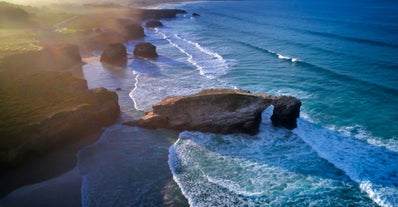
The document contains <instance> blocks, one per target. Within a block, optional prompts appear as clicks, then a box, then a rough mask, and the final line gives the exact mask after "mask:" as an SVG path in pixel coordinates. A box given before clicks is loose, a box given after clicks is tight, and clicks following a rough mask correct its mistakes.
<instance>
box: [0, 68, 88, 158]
mask: <svg viewBox="0 0 398 207" xmlns="http://www.w3.org/2000/svg"><path fill="white" fill-rule="evenodd" d="M94 103H95V100H94V99H93V97H92V95H91V94H90V92H89V90H88V89H87V85H86V81H85V80H82V79H78V78H75V77H73V76H72V75H71V74H69V73H61V72H52V71H40V72H34V73H26V74H18V75H10V74H7V73H6V72H0V150H5V149H9V148H13V147H15V145H17V144H18V143H20V142H22V141H23V140H18V138H21V139H22V138H23V137H24V136H23V134H24V133H26V132H27V131H29V127H30V126H33V125H35V124H36V123H39V122H40V121H41V120H43V119H45V118H47V117H49V116H51V115H52V114H54V113H56V112H58V111H63V110H68V109H74V108H77V107H79V106H82V105H91V104H94ZM10 138H12V139H10Z"/></svg>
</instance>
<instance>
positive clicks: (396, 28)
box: [82, 0, 398, 207]
mask: <svg viewBox="0 0 398 207" xmlns="http://www.w3.org/2000/svg"><path fill="white" fill-rule="evenodd" d="M161 7H162V8H180V9H185V10H187V11H188V12H189V13H188V14H186V15H180V16H178V17H177V18H175V19H170V20H163V24H164V25H165V26H164V27H159V28H156V29H146V31H145V32H146V34H147V36H146V37H145V39H143V40H138V41H132V42H129V43H128V44H126V46H127V47H128V50H129V51H132V48H133V47H134V45H135V44H136V43H137V42H140V41H150V42H152V43H153V44H154V45H156V47H157V51H158V53H159V55H160V57H159V58H157V59H156V60H147V59H136V58H134V57H130V59H129V65H128V67H127V69H125V70H123V71H121V72H117V73H115V72H112V74H111V75H109V74H110V72H109V71H106V70H104V69H103V68H102V66H101V65H100V64H99V63H98V62H97V63H90V64H88V65H86V66H85V73H86V75H88V76H90V74H91V77H94V75H93V74H94V73H95V74H96V76H97V79H94V80H91V81H90V80H89V85H90V87H96V86H105V87H108V88H113V87H115V86H116V85H121V86H122V88H128V89H129V94H127V95H125V96H120V95H119V96H120V99H121V102H122V110H123V111H124V112H123V116H122V119H123V117H131V116H137V117H138V115H140V114H142V113H141V112H139V111H146V110H149V109H150V108H151V106H152V104H154V103H156V102H158V101H160V100H161V99H163V98H165V97H167V96H172V95H185V94H191V93H194V92H198V91H200V90H202V89H204V88H220V87H224V88H225V87H226V88H239V89H245V90H250V91H252V92H261V93H269V94H273V95H292V96H295V97H298V98H299V99H301V100H302V108H301V117H300V118H299V120H298V127H297V128H296V129H294V130H292V131H289V130H286V129H283V128H275V127H273V126H272V125H271V124H270V121H269V116H270V114H271V113H272V108H269V109H267V110H266V111H265V112H264V113H263V121H262V124H261V128H260V133H259V134H258V135H256V136H255V137H250V136H247V135H242V134H234V135H216V134H207V133H200V132H182V133H180V135H179V138H178V140H177V142H175V143H174V144H173V145H172V146H171V147H170V149H169V157H168V164H169V167H170V170H171V172H172V173H173V178H174V180H175V181H176V182H177V184H178V186H179V187H180V188H181V190H182V192H183V194H184V196H185V197H186V198H187V199H188V201H189V204H190V205H191V206H386V207H387V206H398V2H397V1H393V0H379V1H376V0H366V1H353V0H348V1H342V0H337V1H336V0H324V1H318V0H307V1H302V0H267V1H265V0H260V1H259V0H246V1H217V2H196V3H184V4H176V5H163V6H161ZM192 12H196V13H199V14H200V16H199V17H192V15H191V13H192ZM99 71H102V72H99ZM113 89H114V88H113ZM130 90H131V92H130ZM135 109H136V110H138V112H136V111H135ZM126 119H128V118H126ZM129 130H130V131H129ZM107 133H108V134H114V135H113V138H112V139H113V140H115V139H117V137H118V136H119V138H120V137H123V140H126V139H129V137H130V136H131V137H132V138H131V139H133V137H134V136H137V133H138V132H137V129H135V128H126V127H114V128H110V129H108V132H107ZM106 136H107V134H105V135H104V136H103V138H102V139H106ZM104 137H105V138H104ZM120 139H121V138H120ZM117 143H119V144H120V145H121V146H122V145H125V144H126V142H125V141H121V142H113V143H112V146H115V145H117ZM98 153H101V152H98ZM110 156H111V155H109V154H106V156H103V157H104V159H110V158H109V157H110ZM118 156H120V154H119V155H118ZM124 156H125V157H123V158H120V157H118V158H117V159H119V160H120V159H126V160H128V159H134V158H129V157H128V156H129V154H128V153H126V154H125V155H124ZM115 159H116V158H115ZM110 160H111V159H110ZM109 163H112V162H111V161H110V162H109ZM100 167H101V166H99V168H100ZM107 167H108V168H112V169H115V171H116V169H117V167H114V168H113V167H112V166H109V165H107ZM108 173H110V175H108V177H109V178H112V172H108ZM126 173H127V174H128V172H126ZM118 177H119V175H118ZM96 179H97V180H102V181H103V179H104V178H103V177H101V176H99V175H97V174H95V175H91V176H90V175H86V176H85V177H83V187H82V194H83V205H84V206H90V202H89V201H88V200H89V199H92V198H93V196H91V197H90V194H91V195H92V194H93V192H94V190H91V191H90V189H95V193H97V194H98V195H100V194H101V187H98V186H99V185H97V184H98V182H99V181H95V180H96ZM110 183H111V182H110ZM120 183H126V185H128V181H126V182H124V181H123V182H120ZM120 183H118V187H119V188H122V187H120V186H119V185H120ZM103 188H104V189H108V190H109V189H112V186H111V184H109V183H107V186H106V187H105V186H104V187H103ZM126 189H127V190H128V189H129V188H128V187H127V188H126ZM94 197H95V196H94ZM110 197H111V196H110ZM126 203H129V202H128V201H126ZM130 203H131V202H130Z"/></svg>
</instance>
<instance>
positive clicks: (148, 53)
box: [134, 42, 159, 58]
mask: <svg viewBox="0 0 398 207" xmlns="http://www.w3.org/2000/svg"><path fill="white" fill-rule="evenodd" d="M134 55H135V56H138V57H144V58H157V57H158V56H159V55H158V53H157V52H156V46H155V45H152V44H151V43H149V42H141V43H138V44H136V45H135V47H134Z"/></svg>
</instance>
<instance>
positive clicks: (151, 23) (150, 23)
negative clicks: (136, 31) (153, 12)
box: [145, 20, 163, 28]
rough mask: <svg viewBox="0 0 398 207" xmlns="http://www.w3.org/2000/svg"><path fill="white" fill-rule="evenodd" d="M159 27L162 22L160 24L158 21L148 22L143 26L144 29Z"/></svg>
mask: <svg viewBox="0 0 398 207" xmlns="http://www.w3.org/2000/svg"><path fill="white" fill-rule="evenodd" d="M161 26H163V24H162V22H160V21H154V20H152V21H148V22H147V23H146V24H145V27H151V28H154V27H161Z"/></svg>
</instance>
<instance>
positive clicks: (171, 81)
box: [127, 28, 229, 111]
mask: <svg viewBox="0 0 398 207" xmlns="http://www.w3.org/2000/svg"><path fill="white" fill-rule="evenodd" d="M146 33H147V34H148V36H147V37H146V39H145V40H146V41H150V42H153V43H154V44H155V45H156V46H157V49H156V50H157V52H158V54H159V57H158V58H156V59H154V60H151V59H143V58H134V59H133V60H132V61H131V63H130V64H129V68H131V70H133V72H134V74H136V77H135V84H134V87H133V90H132V91H131V92H130V97H131V99H132V100H133V101H134V106H135V108H136V109H137V110H142V111H146V110H148V109H150V108H151V106H152V105H153V104H155V103H157V102H159V101H161V100H162V99H164V98H166V97H169V96H176V95H189V94H193V93H197V92H199V91H201V90H203V89H205V88H218V87H229V86H227V85H226V84H225V83H222V82H220V81H219V80H218V79H216V77H219V76H221V75H223V74H225V73H226V71H228V68H229V67H228V63H227V61H226V60H224V59H223V57H222V56H221V55H219V54H218V53H217V52H214V51H211V50H210V49H207V48H205V47H203V46H201V45H200V44H199V43H197V42H193V41H191V40H189V39H185V38H183V37H181V36H180V35H179V34H176V33H173V32H172V30H171V29H168V28H163V29H147V30H146ZM134 44H136V42H130V43H129V44H128V45H127V48H133V46H134Z"/></svg>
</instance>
